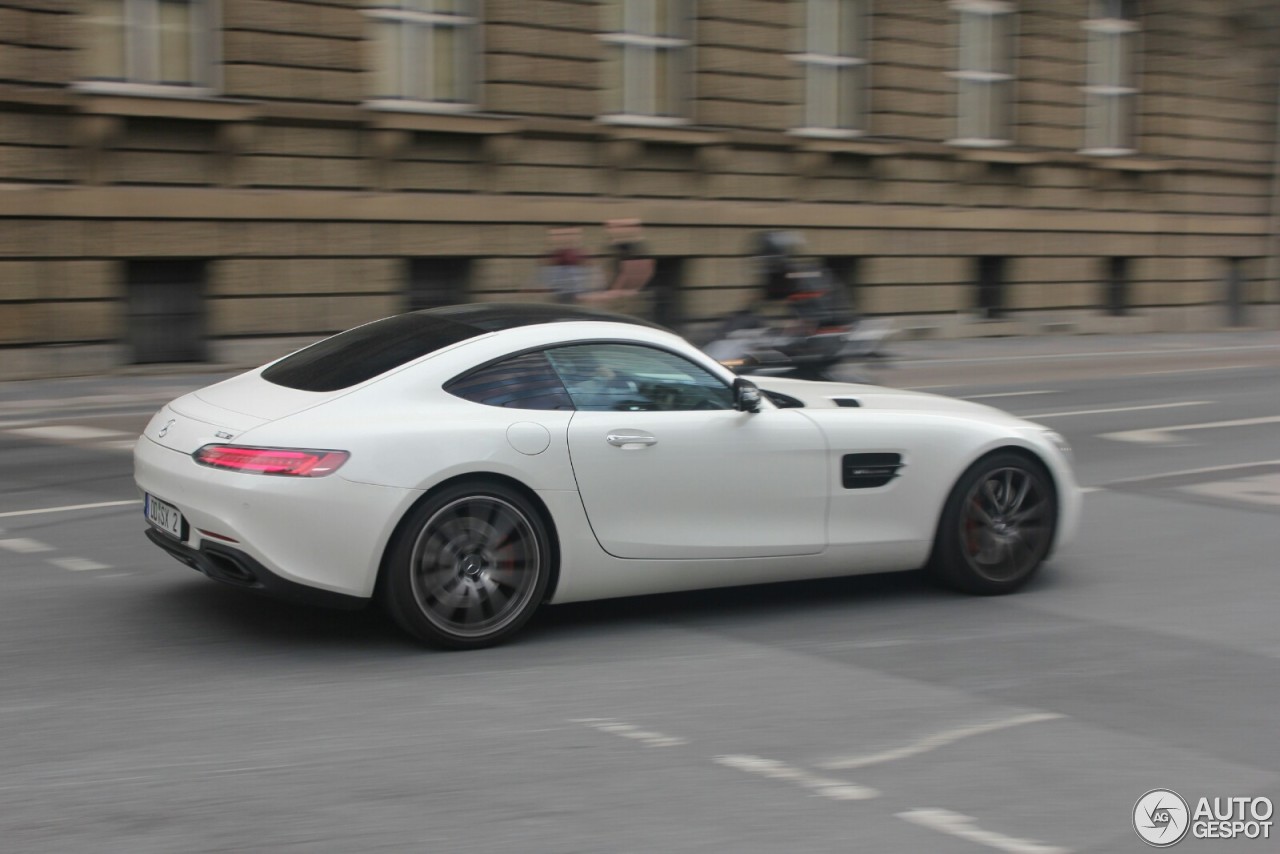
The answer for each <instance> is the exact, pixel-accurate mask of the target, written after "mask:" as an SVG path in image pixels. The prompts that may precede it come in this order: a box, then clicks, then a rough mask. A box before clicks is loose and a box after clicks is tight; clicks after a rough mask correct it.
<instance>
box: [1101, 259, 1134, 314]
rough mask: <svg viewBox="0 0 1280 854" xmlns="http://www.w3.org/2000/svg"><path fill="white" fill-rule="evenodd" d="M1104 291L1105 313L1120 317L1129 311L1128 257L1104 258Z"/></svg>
mask: <svg viewBox="0 0 1280 854" xmlns="http://www.w3.org/2000/svg"><path fill="white" fill-rule="evenodd" d="M1105 275H1106V277H1107V279H1106V291H1105V293H1104V294H1103V303H1104V308H1105V309H1106V312H1107V314H1110V315H1114V316H1116V317H1120V316H1122V315H1125V314H1128V313H1129V259H1128V258H1118V257H1117V258H1108V259H1106V270H1105Z"/></svg>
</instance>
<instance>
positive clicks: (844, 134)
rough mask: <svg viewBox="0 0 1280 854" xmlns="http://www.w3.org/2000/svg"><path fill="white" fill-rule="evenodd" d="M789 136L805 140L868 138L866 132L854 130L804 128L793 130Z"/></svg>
mask: <svg viewBox="0 0 1280 854" xmlns="http://www.w3.org/2000/svg"><path fill="white" fill-rule="evenodd" d="M787 135H788V136H798V137H803V138H805V139H857V138H858V137H862V136H866V131H861V130H854V129H852V128H824V127H803V128H792V129H791V130H789V131H787Z"/></svg>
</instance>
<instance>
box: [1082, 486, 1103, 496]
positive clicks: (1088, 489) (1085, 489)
mask: <svg viewBox="0 0 1280 854" xmlns="http://www.w3.org/2000/svg"><path fill="white" fill-rule="evenodd" d="M1106 491H1107V488H1106V487H1105V486H1082V487H1080V494H1081V495H1092V494H1093V493H1095V492H1106Z"/></svg>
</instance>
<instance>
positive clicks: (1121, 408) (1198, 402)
mask: <svg viewBox="0 0 1280 854" xmlns="http://www.w3.org/2000/svg"><path fill="white" fill-rule="evenodd" d="M1211 403H1213V401H1212V400H1184V401H1181V402H1179V403H1148V404H1145V405H1143V406H1116V407H1112V408H1110V409H1076V410H1074V411H1071V412H1035V413H1032V414H1030V415H1023V414H1022V413H1014V414H1015V415H1017V416H1018V417H1019V418H1062V417H1064V416H1067V415H1104V414H1106V413H1108V412H1139V411H1141V410H1144V409H1178V408H1180V407H1183V406H1208V405H1209V404H1211Z"/></svg>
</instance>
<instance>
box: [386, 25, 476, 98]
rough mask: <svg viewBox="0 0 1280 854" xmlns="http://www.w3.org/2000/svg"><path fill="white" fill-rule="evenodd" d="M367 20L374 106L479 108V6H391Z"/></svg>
mask: <svg viewBox="0 0 1280 854" xmlns="http://www.w3.org/2000/svg"><path fill="white" fill-rule="evenodd" d="M365 14H366V15H368V17H369V27H370V43H371V44H372V49H373V57H372V61H371V65H372V68H373V93H372V94H373V98H374V99H375V100H388V101H412V102H416V103H418V104H429V105H434V106H435V107H436V108H437V109H441V108H442V109H456V110H467V109H472V108H473V107H474V106H475V105H476V104H477V103H478V101H479V97H478V95H477V82H476V78H477V74H476V70H477V62H478V61H479V55H480V51H479V44H478V40H479V8H478V0H402V2H400V3H396V2H394V0H388V2H383V3H374V4H370V5H369V6H368V7H367V8H366V9H365Z"/></svg>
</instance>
